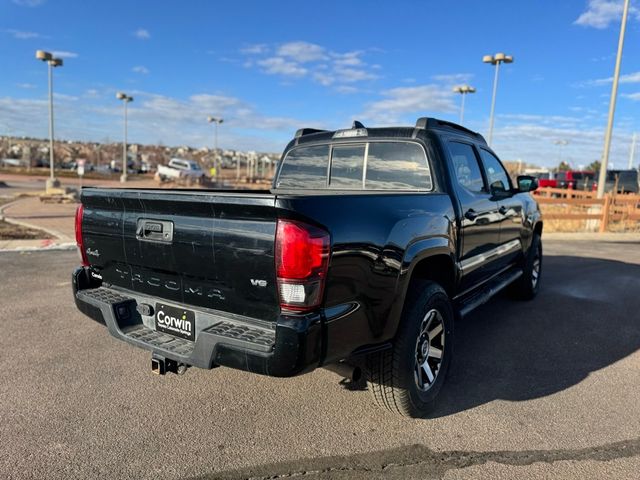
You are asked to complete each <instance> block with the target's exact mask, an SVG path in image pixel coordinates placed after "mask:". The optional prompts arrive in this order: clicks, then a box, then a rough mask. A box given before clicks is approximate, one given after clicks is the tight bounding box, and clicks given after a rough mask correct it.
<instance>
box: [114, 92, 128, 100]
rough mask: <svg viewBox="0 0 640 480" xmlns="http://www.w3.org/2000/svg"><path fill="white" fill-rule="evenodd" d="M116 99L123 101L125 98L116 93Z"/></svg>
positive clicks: (122, 94)
mask: <svg viewBox="0 0 640 480" xmlns="http://www.w3.org/2000/svg"><path fill="white" fill-rule="evenodd" d="M116 98H117V99H118V100H124V99H125V98H127V96H126V95H125V94H124V93H122V92H118V93H116Z"/></svg>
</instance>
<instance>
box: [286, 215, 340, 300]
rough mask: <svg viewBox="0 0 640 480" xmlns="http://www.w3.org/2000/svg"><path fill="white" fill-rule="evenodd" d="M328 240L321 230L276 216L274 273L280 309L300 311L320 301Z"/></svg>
mask: <svg viewBox="0 0 640 480" xmlns="http://www.w3.org/2000/svg"><path fill="white" fill-rule="evenodd" d="M329 243H330V241H329V233H327V232H326V231H325V230H322V229H320V228H317V227H313V226H311V225H307V224H306V223H302V222H296V221H293V220H278V228H277V232H276V276H277V278H278V292H279V294H280V306H281V307H282V309H283V310H292V311H295V312H304V311H308V310H312V309H313V308H315V307H317V306H318V305H320V303H322V293H323V291H324V283H325V280H326V277H327V268H328V267H329Z"/></svg>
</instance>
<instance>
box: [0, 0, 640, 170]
mask: <svg viewBox="0 0 640 480" xmlns="http://www.w3.org/2000/svg"><path fill="white" fill-rule="evenodd" d="M621 13H622V1H621V0H567V1H562V2H559V1H557V0H554V1H552V0H537V1H526V2H525V1H511V2H506V1H492V0H485V1H482V2H478V1H473V0H460V1H457V2H437V1H433V0H424V1H406V0H394V1H392V2H391V1H387V2H382V1H378V0H372V1H368V2H365V1H362V0H361V1H358V2H356V1H347V0H343V1H334V0H325V1H323V2H300V1H296V2H293V1H283V0H281V1H277V2H275V1H273V2H267V1H264V0H262V1H253V0H245V1H241V2H240V1H235V2H228V1H215V2H213V1H205V0H183V1H181V2H170V1H166V0H165V1H160V0H154V1H151V0H137V1H136V2H130V1H129V2H125V1H120V0H110V1H108V2H104V1H103V2H98V1H79V0H78V1H70V0H0V55H1V58H2V59H3V62H2V64H3V68H1V69H0V71H1V72H2V73H1V74H0V134H2V135H12V136H22V135H28V136H35V137H42V138H45V137H47V135H48V133H47V132H48V130H47V128H48V113H47V98H48V97H47V71H46V70H47V69H46V65H45V64H44V63H42V62H39V61H37V60H36V59H35V51H36V50H37V49H44V50H48V51H53V52H54V53H55V54H56V55H57V56H59V57H61V58H62V59H63V60H64V66H63V67H61V68H56V69H55V70H54V91H55V94H54V100H55V118H56V137H57V138H63V139H75V140H91V141H107V140H109V141H120V139H121V137H122V128H123V104H122V102H120V101H118V100H117V99H116V96H115V95H116V92H118V91H124V92H126V93H127V94H129V95H131V96H133V97H134V101H133V102H132V103H130V104H129V139H130V141H132V142H136V143H162V144H164V145H191V146H194V147H202V146H209V147H211V146H213V143H214V126H213V125H212V124H208V123H207V121H206V119H207V116H208V115H213V116H216V117H221V118H223V119H224V123H223V124H222V125H220V127H219V145H220V147H222V148H233V149H243V150H247V149H251V150H258V151H266V152H278V151H281V150H282V149H283V148H284V146H285V145H286V143H287V142H288V141H289V140H290V139H291V138H292V136H293V134H294V132H295V130H296V129H298V128H302V127H316V128H328V129H339V128H347V127H349V126H350V124H351V122H352V121H353V120H354V119H357V120H360V121H361V122H363V123H364V124H365V125H366V126H382V125H413V124H415V121H416V119H417V118H418V117H420V116H433V117H437V118H441V119H445V120H450V121H458V120H459V110H460V95H459V94H456V93H455V92H453V87H455V86H457V85H461V84H469V85H472V86H473V87H475V88H476V89H477V91H476V93H475V94H470V95H468V96H467V98H466V106H465V118H464V125H465V126H466V127H468V128H470V129H472V130H475V131H478V132H480V133H482V134H484V135H486V134H487V130H488V125H489V112H490V106H491V93H492V85H493V78H494V67H492V66H491V65H489V64H484V63H483V62H482V57H483V55H488V54H495V53H498V52H504V53H506V54H509V55H513V57H514V62H513V63H512V64H508V65H503V66H502V67H501V68H500V77H499V84H498V91H497V100H496V117H495V129H494V139H493V147H494V150H495V151H496V152H497V153H498V155H499V156H500V157H501V158H502V159H503V160H522V161H523V162H527V163H532V164H537V165H541V166H554V165H557V164H558V161H559V159H560V158H562V159H564V160H568V161H569V162H570V163H571V164H572V165H573V166H574V168H579V167H580V166H581V165H588V164H589V163H591V162H592V161H594V160H598V159H600V157H601V155H602V148H603V139H604V130H605V127H606V122H607V112H608V106H609V97H610V92H611V84H612V81H611V77H612V75H613V70H614V64H615V54H616V49H617V45H618V36H619V31H620V19H621ZM639 113H640V1H639V0H634V1H632V7H631V12H630V15H629V21H628V25H627V36H626V43H625V50H624V55H623V61H622V76H621V82H620V88H619V96H618V102H617V109H616V121H615V127H614V137H613V144H612V150H611V160H610V161H611V162H613V166H614V167H616V168H624V167H626V165H627V162H628V158H629V147H630V143H631V136H632V134H633V132H634V131H640V118H639V115H638V114H639ZM559 140H561V141H564V140H566V141H567V142H568V144H567V145H566V146H565V147H561V146H559V145H557V144H556V142H557V141H559ZM636 150H637V151H638V154H637V157H636V158H637V160H636V164H637V163H638V161H640V146H639V147H638V148H637V149H636Z"/></svg>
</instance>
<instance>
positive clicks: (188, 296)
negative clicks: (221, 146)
mask: <svg viewBox="0 0 640 480" xmlns="http://www.w3.org/2000/svg"><path fill="white" fill-rule="evenodd" d="M82 204H83V208H84V216H83V237H84V246H85V251H86V253H87V258H88V260H89V262H90V263H91V266H92V267H93V268H94V269H95V270H96V271H97V272H98V273H99V274H100V275H102V279H103V284H105V285H113V286H117V287H122V288H125V289H128V290H132V291H135V292H140V293H144V294H147V295H150V296H153V297H158V298H161V299H166V300H168V301H173V302H176V303H179V304H185V305H193V306H199V307H205V308H210V309H214V310H219V311H223V312H228V313H231V314H237V315H242V316H245V317H251V318H257V319H262V320H275V319H276V318H277V315H278V313H279V302H278V296H277V286H276V278H275V265H274V248H275V235H276V209H275V196H274V195H272V194H270V193H265V192H257V193H254V192H247V191H244V192H238V193H236V192H224V193H223V192H207V191H189V190H174V191H171V190H132V189H100V188H86V189H84V190H83V193H82Z"/></svg>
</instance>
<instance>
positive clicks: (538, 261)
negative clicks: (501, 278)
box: [510, 233, 542, 300]
mask: <svg viewBox="0 0 640 480" xmlns="http://www.w3.org/2000/svg"><path fill="white" fill-rule="evenodd" d="M522 269H523V272H524V273H523V274H522V276H521V277H520V278H519V279H518V280H516V281H515V282H513V284H512V285H511V288H510V293H511V295H512V296H513V297H514V298H517V299H518V300H532V299H533V298H534V297H535V296H536V295H537V294H538V290H540V280H541V278H542V238H541V237H540V234H539V233H534V234H533V238H532V239H531V246H530V247H529V251H528V252H527V256H526V257H525V259H524V262H523V266H522Z"/></svg>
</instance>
